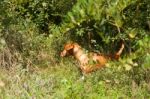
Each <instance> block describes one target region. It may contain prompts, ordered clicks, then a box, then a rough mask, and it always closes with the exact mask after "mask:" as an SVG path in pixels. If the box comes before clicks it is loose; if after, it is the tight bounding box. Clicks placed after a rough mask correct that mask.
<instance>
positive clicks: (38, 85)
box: [0, 59, 150, 99]
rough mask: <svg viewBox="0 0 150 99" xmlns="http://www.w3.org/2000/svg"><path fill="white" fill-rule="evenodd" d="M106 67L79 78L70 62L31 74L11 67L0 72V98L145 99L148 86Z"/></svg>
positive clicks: (72, 63)
mask: <svg viewBox="0 0 150 99" xmlns="http://www.w3.org/2000/svg"><path fill="white" fill-rule="evenodd" d="M117 64H120V63H118V62H115V63H113V65H116V66H114V67H112V68H111V67H107V68H103V69H101V70H98V71H96V72H93V73H91V74H88V75H84V79H83V75H82V74H81V73H80V71H79V70H78V68H77V63H76V62H74V61H73V60H68V59H63V60H62V61H61V62H60V63H59V64H57V65H55V66H49V67H48V68H46V69H36V70H34V71H31V70H29V69H28V68H27V69H23V68H21V66H19V65H18V66H16V67H14V68H13V69H12V70H11V71H5V70H3V69H2V70H1V72H0V99H12V98H13V99H130V98H132V99H148V98H150V94H149V92H148V87H147V86H148V84H146V83H145V82H143V83H141V84H140V85H139V86H138V85H137V84H135V83H134V81H133V80H132V77H131V76H130V73H129V72H124V71H123V70H119V71H118V70H115V69H114V68H117Z"/></svg>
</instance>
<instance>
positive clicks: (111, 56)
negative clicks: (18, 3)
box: [110, 41, 125, 60]
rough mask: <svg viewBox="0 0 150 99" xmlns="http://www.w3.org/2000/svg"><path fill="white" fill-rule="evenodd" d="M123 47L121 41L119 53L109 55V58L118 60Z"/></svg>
mask: <svg viewBox="0 0 150 99" xmlns="http://www.w3.org/2000/svg"><path fill="white" fill-rule="evenodd" d="M124 47H125V45H124V41H121V47H120V49H119V51H118V52H116V53H115V54H114V55H110V58H111V59H115V60H118V59H119V57H120V55H121V54H122V52H123V49H124Z"/></svg>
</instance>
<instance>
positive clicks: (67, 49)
mask: <svg viewBox="0 0 150 99" xmlns="http://www.w3.org/2000/svg"><path fill="white" fill-rule="evenodd" d="M73 48H74V43H67V44H65V46H64V50H63V51H62V52H61V53H60V56H61V57H64V56H67V55H72V54H73Z"/></svg>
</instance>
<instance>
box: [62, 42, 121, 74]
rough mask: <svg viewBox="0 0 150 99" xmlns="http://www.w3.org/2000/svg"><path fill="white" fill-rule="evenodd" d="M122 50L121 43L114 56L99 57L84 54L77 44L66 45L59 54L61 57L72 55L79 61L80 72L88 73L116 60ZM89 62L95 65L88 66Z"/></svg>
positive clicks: (92, 54) (95, 54)
mask: <svg viewBox="0 0 150 99" xmlns="http://www.w3.org/2000/svg"><path fill="white" fill-rule="evenodd" d="M123 49H124V44H123V43H122V46H121V48H120V50H119V51H118V52H117V53H116V54H114V55H100V54H98V53H93V52H90V53H85V52H84V51H83V49H82V48H81V46H79V45H78V44H77V43H67V44H65V46H64V50H63V51H62V52H61V57H64V56H67V55H73V56H74V57H75V58H76V59H77V60H78V61H79V64H80V68H81V70H82V72H84V73H89V72H92V71H94V70H97V69H99V68H101V67H103V66H105V64H106V63H107V61H108V60H109V59H116V60H118V59H119V57H120V54H121V53H122V51H123ZM90 60H92V61H93V62H94V63H95V64H89V61H90Z"/></svg>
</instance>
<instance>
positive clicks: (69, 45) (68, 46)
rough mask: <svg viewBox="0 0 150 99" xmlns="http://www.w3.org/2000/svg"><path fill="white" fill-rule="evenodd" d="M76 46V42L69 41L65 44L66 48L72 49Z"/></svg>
mask: <svg viewBox="0 0 150 99" xmlns="http://www.w3.org/2000/svg"><path fill="white" fill-rule="evenodd" d="M73 48H74V44H73V43H69V44H66V45H65V50H71V49H73Z"/></svg>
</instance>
